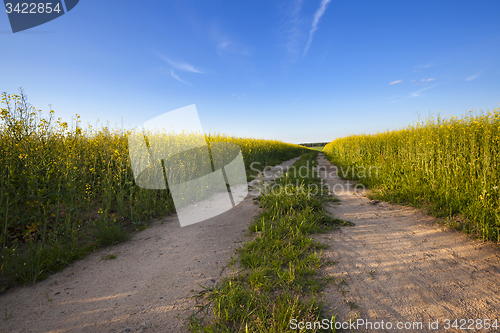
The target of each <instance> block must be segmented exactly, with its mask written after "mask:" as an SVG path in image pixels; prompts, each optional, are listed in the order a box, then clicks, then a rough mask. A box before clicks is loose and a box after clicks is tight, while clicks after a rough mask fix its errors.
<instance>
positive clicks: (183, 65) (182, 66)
mask: <svg viewBox="0 0 500 333" xmlns="http://www.w3.org/2000/svg"><path fill="white" fill-rule="evenodd" d="M158 57H160V58H161V59H163V60H164V61H166V62H167V63H169V64H170V66H172V67H173V68H175V69H178V70H180V71H184V72H191V73H199V74H203V72H202V71H199V70H197V69H196V68H194V67H193V66H192V65H190V64H188V63H185V62H177V61H173V60H170V59H169V58H167V57H164V56H162V55H158Z"/></svg>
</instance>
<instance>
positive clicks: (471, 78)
mask: <svg viewBox="0 0 500 333" xmlns="http://www.w3.org/2000/svg"><path fill="white" fill-rule="evenodd" d="M480 75H481V73H477V74H475V75H472V76H469V77H468V78H466V79H465V80H467V81H471V80H474V79H476V78H477V77H478V76H480Z"/></svg>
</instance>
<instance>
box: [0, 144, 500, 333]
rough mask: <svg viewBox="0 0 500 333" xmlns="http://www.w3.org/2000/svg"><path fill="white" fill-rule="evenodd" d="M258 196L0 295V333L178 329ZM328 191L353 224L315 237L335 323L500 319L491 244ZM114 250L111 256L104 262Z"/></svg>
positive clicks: (499, 272) (400, 210) (169, 225)
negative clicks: (329, 279)
mask: <svg viewBox="0 0 500 333" xmlns="http://www.w3.org/2000/svg"><path fill="white" fill-rule="evenodd" d="M295 160H296V159H294V160H291V161H288V162H287V163H285V164H284V165H283V167H284V168H286V167H287V166H289V165H291V164H292V163H293V162H294V161H295ZM318 160H319V162H320V167H321V170H322V172H321V175H322V176H323V177H324V178H325V181H326V182H327V183H328V184H329V186H330V187H331V188H333V186H334V185H335V184H340V185H342V184H343V185H344V189H345V188H346V186H345V181H343V180H341V179H340V178H338V177H336V176H335V174H334V173H333V172H332V171H334V169H333V166H332V165H330V163H329V162H328V161H327V160H326V159H325V158H324V156H323V155H322V154H320V155H319V159H318ZM277 169H279V168H275V169H274V170H273V171H272V172H269V173H268V175H269V177H267V178H272V175H273V174H274V171H275V170H277ZM251 185H255V182H253V183H252V184H251ZM338 188H340V187H337V189H338ZM256 195H257V192H256V191H251V193H250V195H249V196H248V197H247V199H245V200H244V201H243V202H242V203H241V204H240V205H238V206H237V207H236V208H234V209H232V210H230V211H228V212H226V213H225V214H222V215H219V216H217V217H214V218H212V219H210V220H207V221H204V222H201V223H198V224H194V225H191V226H187V227H184V228H181V227H180V226H179V222H178V220H177V219H176V217H175V216H170V217H168V218H166V219H163V220H161V221H157V222H155V223H154V225H152V227H151V228H149V229H147V230H145V231H142V232H140V233H138V234H137V235H135V236H134V237H133V238H132V239H131V240H130V241H128V242H125V243H122V244H119V245H116V246H113V247H108V248H105V249H103V250H101V251H99V252H96V253H92V254H90V255H88V256H87V257H85V258H84V259H82V260H80V261H77V262H76V263H74V264H73V265H72V266H70V267H67V268H66V269H64V270H63V271H61V272H59V273H56V274H54V275H52V276H51V277H50V278H48V279H47V280H45V281H42V282H39V283H37V284H36V285H34V286H25V287H19V288H16V289H14V290H11V291H8V292H6V293H3V294H2V295H0V311H1V312H2V313H1V315H2V317H4V311H5V310H6V311H7V319H6V320H0V332H4V333H7V332H9V333H10V332H187V327H186V319H187V317H188V316H189V315H190V314H191V313H192V311H193V310H194V306H195V305H196V300H195V299H192V298H190V296H192V295H194V294H195V293H196V292H197V291H200V290H202V288H201V287H199V285H205V286H213V285H215V284H216V283H218V282H219V281H220V279H221V277H223V276H226V275H227V274H229V272H230V270H229V269H228V268H227V267H226V265H227V263H228V262H229V260H230V258H231V257H232V255H233V254H234V249H235V247H238V246H240V243H239V242H240V241H245V237H244V235H245V232H246V230H247V227H248V225H249V224H250V223H251V221H252V219H253V217H254V216H256V215H257V214H258V207H257V205H255V203H254V201H253V200H252V197H254V196H256ZM337 196H338V197H339V198H340V200H341V201H340V203H339V204H332V205H331V207H329V208H328V209H329V210H331V211H332V212H333V213H334V215H336V216H338V217H340V218H342V219H345V220H350V221H352V222H354V223H356V225H355V226H353V227H341V229H339V230H336V231H334V232H331V233H328V234H317V235H314V237H315V238H316V239H318V240H320V241H321V242H323V243H326V244H328V245H330V247H329V248H328V249H326V250H324V252H323V255H324V257H325V258H326V259H327V260H329V261H332V262H336V264H335V265H329V266H325V267H324V268H322V269H321V273H322V274H324V275H329V276H333V277H334V281H335V283H336V284H333V283H330V284H329V285H328V286H327V288H326V289H325V290H324V293H323V299H324V301H325V303H326V306H327V308H331V311H332V312H331V313H332V314H337V320H340V321H345V320H348V319H349V318H360V319H364V320H370V321H371V322H380V321H382V320H384V322H385V323H387V322H388V321H390V322H391V323H392V324H393V325H396V324H397V323H398V322H403V323H405V322H422V324H423V328H422V329H402V330H397V329H392V330H384V329H373V330H366V329H364V328H363V327H360V329H358V330H354V332H454V331H456V332H464V330H453V329H452V330H448V331H446V330H444V324H445V323H444V322H443V320H444V319H451V320H455V319H474V320H477V319H491V320H494V319H499V320H500V279H499V276H500V252H499V251H498V247H497V246H494V245H491V244H489V243H483V242H480V241H477V240H474V239H471V238H469V237H468V236H466V235H464V234H462V233H459V232H455V231H449V230H446V229H445V228H443V227H441V226H439V225H437V224H436V223H435V219H434V218H432V217H429V216H427V215H425V214H423V213H421V212H420V211H418V210H416V209H413V208H409V207H402V206H397V205H392V204H388V203H384V202H379V203H374V202H372V201H371V200H369V199H368V198H366V197H365V196H364V195H363V194H362V193H356V192H354V191H353V190H352V186H351V187H350V190H349V191H345V192H344V193H337ZM161 222H163V224H162V223H161ZM111 253H113V254H116V255H117V258H116V259H113V260H102V259H101V257H102V256H104V255H107V254H111ZM429 320H431V321H432V322H435V321H436V320H439V329H438V330H429V329H428V327H427V325H428V322H429ZM499 324H500V323H499ZM348 331H349V332H350V330H346V332H348ZM468 331H470V330H468ZM476 331H477V332H495V331H497V332H498V331H500V330H494V329H490V330H476Z"/></svg>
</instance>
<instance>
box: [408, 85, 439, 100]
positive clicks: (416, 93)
mask: <svg viewBox="0 0 500 333" xmlns="http://www.w3.org/2000/svg"><path fill="white" fill-rule="evenodd" d="M434 87H435V86H430V87H426V88H422V89H420V90H417V91H414V92H412V93H410V97H420V96H422V92H423V91H425V90H427V89H431V88H434Z"/></svg>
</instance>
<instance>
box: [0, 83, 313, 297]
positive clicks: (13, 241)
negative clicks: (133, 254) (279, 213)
mask: <svg viewBox="0 0 500 333" xmlns="http://www.w3.org/2000/svg"><path fill="white" fill-rule="evenodd" d="M2 98H3V100H2V103H3V106H4V107H3V108H1V109H0V291H2V290H4V289H6V288H8V287H10V286H13V285H15V284H16V283H24V282H33V281H36V280H39V279H42V278H44V277H46V276H47V274H50V273H51V272H54V271H57V270H59V269H61V268H62V267H64V266H65V265H68V264H69V263H71V261H73V260H75V259H76V258H80V257H81V256H83V255H85V254H86V253H88V252H89V251H93V250H95V249H97V248H99V247H102V246H107V245H112V244H116V243H118V242H121V241H124V240H126V239H128V238H129V237H130V235H131V234H132V233H134V232H137V231H140V230H144V229H145V228H147V226H148V223H149V221H151V220H152V219H154V218H160V217H164V216H167V215H169V214H172V213H175V208H174V204H173V200H172V197H171V195H170V193H169V190H168V189H166V190H149V189H143V188H140V187H138V186H137V185H136V183H135V180H134V177H133V173H132V169H131V164H130V158H129V150H128V136H129V135H130V133H131V131H127V130H121V129H114V130H113V129H110V128H109V127H108V126H101V127H95V128H94V127H92V126H88V127H87V128H81V126H80V124H79V120H78V119H79V116H78V115H77V116H75V118H74V120H73V125H68V124H67V123H66V122H63V121H62V120H61V119H57V120H56V119H54V118H53V116H54V113H53V111H51V112H50V114H49V116H47V117H43V116H42V114H41V113H40V112H38V111H36V110H35V109H34V108H32V107H30V106H29V104H28V103H27V100H26V96H25V95H24V93H23V91H22V90H21V92H20V94H19V95H8V94H5V93H4V94H3V95H2ZM205 138H206V140H207V142H210V143H213V142H221V141H222V142H232V143H236V144H237V145H238V146H239V147H240V148H241V152H242V155H243V159H244V163H245V167H246V169H247V171H248V173H249V174H250V175H252V174H253V173H256V172H257V171H254V169H255V170H262V169H263V168H264V167H265V166H266V165H273V164H277V163H281V162H282V161H285V160H288V159H291V158H293V157H295V156H299V155H300V154H301V153H303V152H305V151H309V150H308V149H307V148H305V147H301V146H298V145H292V144H287V143H284V142H280V141H274V140H259V139H252V138H239V137H230V136H226V135H219V134H210V135H206V137H205ZM185 169H187V168H185Z"/></svg>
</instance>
